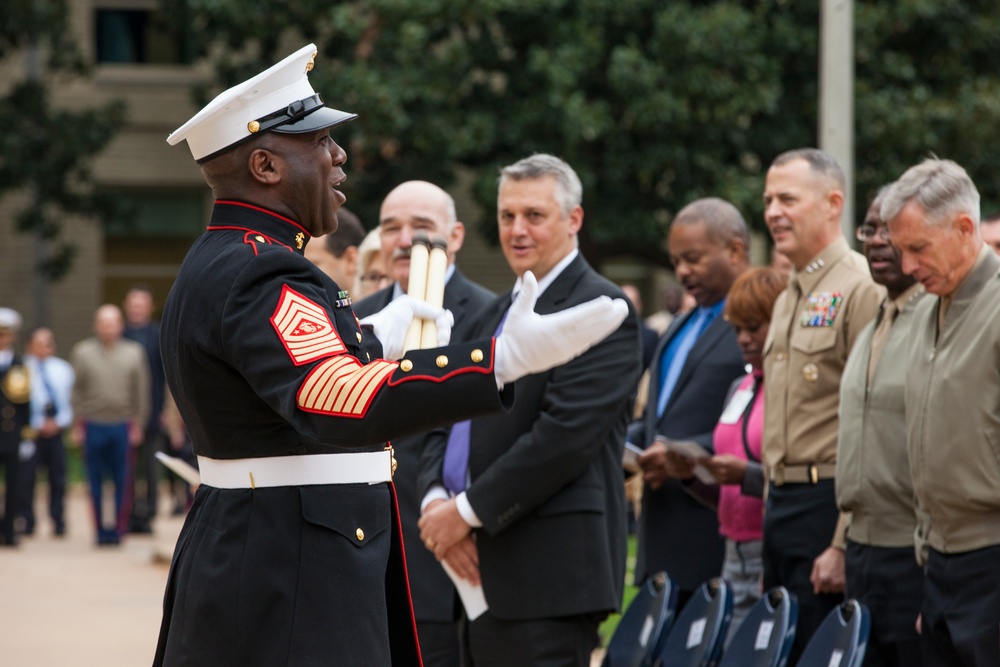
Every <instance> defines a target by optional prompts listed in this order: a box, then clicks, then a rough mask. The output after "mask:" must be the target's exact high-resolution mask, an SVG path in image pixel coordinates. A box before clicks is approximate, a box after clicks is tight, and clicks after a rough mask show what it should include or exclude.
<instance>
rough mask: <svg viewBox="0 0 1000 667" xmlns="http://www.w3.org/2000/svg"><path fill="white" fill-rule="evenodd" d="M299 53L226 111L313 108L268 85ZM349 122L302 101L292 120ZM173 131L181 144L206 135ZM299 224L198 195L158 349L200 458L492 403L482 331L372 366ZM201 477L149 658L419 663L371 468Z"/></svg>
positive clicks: (238, 454)
mask: <svg viewBox="0 0 1000 667" xmlns="http://www.w3.org/2000/svg"><path fill="white" fill-rule="evenodd" d="M313 53H314V50H313V49H312V48H311V47H309V48H307V49H303V50H301V51H299V52H298V53H296V54H294V55H293V56H291V57H290V58H288V59H286V61H283V62H282V63H279V65H277V66H275V68H272V69H273V70H274V71H271V70H269V72H270V73H268V72H266V73H265V74H266V75H267V76H265V77H264V78H263V79H260V77H258V79H259V80H257V81H256V82H255V83H254V84H253V86H252V87H251V88H246V87H244V88H243V89H242V92H241V93H239V94H237V95H233V96H230V97H229V98H227V99H228V100H229V101H228V104H229V105H234V106H237V107H238V106H240V104H241V102H240V101H239V100H238V98H239V97H241V96H245V95H254V94H257V95H259V96H260V97H262V98H267V97H271V98H273V99H271V100H270V101H265V103H266V104H268V105H269V106H272V107H273V106H279V107H281V108H282V109H284V107H285V106H286V105H288V104H290V102H289V101H288V100H287V99H281V100H280V101H275V99H277V98H281V97H282V96H284V97H286V98H287V96H288V95H289V94H291V95H292V96H293V97H295V100H292V101H291V104H293V105H294V104H298V107H302V106H303V105H305V106H306V107H307V106H308V104H315V102H308V101H307V102H306V103H298V100H300V99H302V98H309V99H313V100H315V99H317V98H312V97H311V96H310V95H303V94H301V91H296V90H294V89H293V90H292V91H287V90H285V88H287V85H286V84H285V82H284V81H283V80H282V78H283V77H285V76H291V75H292V74H293V73H294V76H295V77H296V81H297V85H298V86H299V87H300V88H301V85H302V82H304V81H305V71H306V70H305V67H306V66H307V62H308V61H310V60H311V55H312V54H313ZM305 85H308V83H306V84H305ZM269 86H270V87H271V88H272V89H271V90H268V87H269ZM275 87H277V88H279V90H277V91H275V90H273V88H275ZM306 92H308V91H306ZM223 95H225V93H224V94H223ZM220 97H221V96H220ZM225 102H226V101H225V100H223V102H222V103H220V105H221V106H222V107H225V106H226V103H225ZM212 104H215V103H214V102H213V103H212ZM212 104H210V105H209V107H208V108H209V110H211V107H212ZM321 110H322V111H323V116H322V117H318V116H316V114H319V113H320V111H321ZM293 112H294V110H293ZM327 112H329V113H327ZM240 113H244V114H245V113H250V114H251V115H253V116H255V118H254V120H255V121H256V116H265V115H268V114H266V113H260V108H259V105H258V106H257V107H255V106H254V105H252V104H251V105H250V108H249V109H248V110H247V111H242V112H234V111H229V112H224V113H222V117H223V118H224V119H230V120H232V122H238V121H237V120H236V119H235V118H234V116H238V115H239V114H240ZM289 115H294V113H293V114H289ZM351 118H353V116H352V115H349V114H344V113H342V112H336V111H334V110H332V109H326V108H325V107H316V111H314V112H313V113H310V114H308V115H306V116H304V117H302V119H301V120H299V127H297V128H296V129H297V130H298V129H302V126H301V123H302V122H303V121H304V122H306V123H310V122H311V123H312V124H313V127H312V130H316V129H320V128H323V127H330V126H332V125H335V124H337V123H339V122H344V121H346V120H349V119H351ZM196 119H197V116H196ZM287 120H289V119H286V122H287ZM202 122H203V123H208V124H209V125H216V124H218V123H220V122H225V121H224V120H221V121H220V120H213V118H211V117H209V118H208V119H207V120H205V119H203V121H202ZM257 122H259V123H260V125H264V124H265V123H266V122H267V121H266V120H261V121H257ZM247 124H248V123H247V122H246V121H243V122H242V123H241V125H242V126H243V127H246V125H247ZM292 124H295V121H294V119H293V120H292ZM182 129H183V128H182ZM259 131H260V130H259V129H258V132H259ZM175 134H176V133H175ZM307 136H311V135H309V134H308V133H305V134H304V135H302V137H301V139H303V140H306V138H305V137H307ZM187 138H188V139H189V144H190V146H191V148H192V152H195V151H199V150H201V149H202V148H203V147H204V150H210V151H211V149H212V148H215V147H217V146H218V141H220V140H219V139H214V138H213V137H211V136H209V137H208V138H207V139H206V141H205V142H201V143H200V142H199V140H200V139H201V138H200V137H195V138H194V141H191V137H190V135H189V136H188V137H187ZM290 139H291V140H292V141H296V140H298V139H299V137H291V138H290ZM221 141H228V138H223V139H221ZM237 141H239V139H237ZM331 143H332V142H331ZM228 146H229V144H225V145H223V146H222V149H223V150H225V149H226V148H227V147H228ZM338 150H339V148H338ZM211 152H215V151H211ZM209 155H211V153H209ZM341 155H342V152H341ZM195 157H196V158H199V157H204V156H201V155H199V154H198V153H195ZM341 161H342V160H341ZM311 224H312V221H306V220H303V221H297V220H293V219H291V218H290V217H287V216H285V215H282V214H279V213H275V212H273V211H270V210H267V209H265V208H264V207H261V206H258V205H256V204H253V203H250V202H248V201H216V204H215V208H214V211H213V214H212V219H211V223H210V224H209V226H208V230H207V232H206V233H205V234H204V235H203V236H202V237H201V238H200V239H199V240H198V241H197V242H196V243H195V245H194V246H193V247H192V249H191V251H190V252H189V254H188V257H187V258H186V259H185V261H184V264H183V265H182V268H181V270H180V273H179V275H178V278H177V282H176V283H175V285H174V287H173V289H172V290H171V293H170V296H169V297H168V299H167V302H166V304H165V307H164V314H163V319H162V329H161V332H162V340H161V343H162V349H163V360H164V368H165V371H166V376H167V380H168V383H169V385H170V388H171V391H172V392H173V395H174V396H175V397H176V401H177V405H178V408H179V409H180V412H181V414H182V415H183V417H184V421H185V423H186V425H187V427H188V429H189V431H190V433H191V437H192V439H193V442H194V447H195V451H196V453H197V454H198V455H199V456H200V457H203V459H209V460H215V461H218V460H232V459H243V460H245V459H255V458H269V457H283V456H290V455H300V456H301V455H316V454H331V453H334V452H343V453H348V452H351V453H357V452H379V451H380V450H383V448H384V444H383V443H384V442H385V441H386V440H387V439H388V438H389V437H390V436H395V435H402V434H404V433H407V432H416V431H420V430H426V429H428V428H430V427H431V426H435V425H438V424H440V423H442V422H444V421H447V420H449V419H457V418H459V417H461V416H463V415H465V414H470V413H480V412H488V411H494V410H497V409H499V408H500V406H501V398H500V395H499V394H498V391H497V384H496V381H495V379H494V377H493V374H492V362H493V347H492V341H490V340H483V341H478V342H473V343H469V344H466V345H464V346H460V347H453V348H447V355H445V354H442V353H441V351H440V350H437V351H435V350H430V351H423V352H414V353H412V354H410V355H408V357H407V358H405V359H403V360H402V361H399V362H396V361H386V360H382V359H379V357H380V356H381V352H382V350H381V346H380V344H379V342H378V341H377V340H376V339H375V338H374V336H373V335H371V331H370V330H365V329H363V328H362V327H361V325H360V324H359V322H358V320H357V318H356V317H355V316H354V313H353V311H352V309H351V302H350V297H349V295H347V294H346V293H345V292H343V291H341V290H340V288H339V286H337V285H336V284H334V283H333V282H332V281H331V280H330V279H329V278H327V277H326V276H324V275H323V274H322V273H321V272H320V271H319V270H318V269H316V268H315V267H314V266H313V265H312V264H311V263H310V262H309V261H307V260H306V259H305V258H304V256H303V254H302V249H303V247H304V246H305V242H306V241H307V240H308V238H309V237H310V235H311V234H312V233H313V232H315V231H318V230H315V229H313V228H312V227H311V226H310V225H311ZM446 356H447V358H446ZM428 399H430V400H431V401H432V402H431V403H429V401H428ZM429 405H433V406H434V407H433V409H428V407H429ZM376 456H377V454H376ZM306 460H309V459H306ZM345 460H346V459H345ZM385 460H386V461H388V458H386V459H385ZM202 472H203V482H204V483H203V485H202V487H201V488H200V490H199V492H198V494H197V496H196V498H195V502H194V505H193V507H192V509H191V512H190V515H189V517H188V520H187V521H186V523H185V525H184V528H183V530H182V532H181V535H180V537H179V539H178V543H177V546H176V550H175V554H174V562H173V564H172V566H171V572H170V577H169V581H168V584H167V591H166V595H165V600H164V617H163V624H162V627H161V631H160V640H159V645H158V647H157V652H156V658H155V664H163V665H226V664H241V665H286V664H287V665H329V664H339V665H354V664H357V665H388V664H399V665H408V664H419V657H418V656H419V651H418V649H417V645H416V637H415V631H414V626H413V621H412V616H411V612H410V604H409V597H408V594H407V586H406V575H405V570H404V565H403V563H402V560H401V556H400V554H401V551H400V536H399V527H398V525H397V524H396V522H395V520H394V512H393V495H392V488H391V485H390V484H387V483H384V482H385V480H387V479H388V477H389V475H390V473H389V472H386V473H385V475H384V478H383V481H382V483H368V482H367V481H361V480H359V481H357V482H355V483H345V484H311V485H304V486H298V485H280V486H273V487H263V486H261V487H258V488H254V487H255V486H256V485H255V484H254V482H253V481H252V480H250V479H248V480H247V482H248V483H247V484H246V486H245V488H219V487H217V486H212V485H211V484H210V481H209V480H208V479H207V478H205V477H204V474H205V466H204V465H203V466H202ZM253 472H254V471H253V469H251V470H249V471H248V473H249V474H252V473H253ZM264 474H266V468H264V470H263V471H258V480H257V481H258V482H262V479H260V477H262V476H263V475H264ZM371 481H375V480H371Z"/></svg>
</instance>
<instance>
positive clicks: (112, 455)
mask: <svg viewBox="0 0 1000 667" xmlns="http://www.w3.org/2000/svg"><path fill="white" fill-rule="evenodd" d="M84 462H85V463H86V466H87V479H88V480H89V481H90V496H91V499H92V500H93V505H94V523H95V525H96V526H97V537H98V539H99V540H101V539H108V538H112V537H115V538H120V537H121V536H122V535H124V534H125V530H126V528H127V526H128V515H129V509H130V508H129V507H128V506H126V505H125V497H126V494H125V480H126V473H127V472H128V424H126V423H124V422H122V423H120V424H94V423H92V422H87V439H86V445H85V448H84ZM105 473H107V474H108V475H109V476H110V477H111V481H113V482H114V484H115V523H114V525H113V527H111V528H105V526H104V521H103V517H104V515H103V512H102V509H101V506H102V502H101V501H102V495H103V494H102V488H103V483H104V474H105Z"/></svg>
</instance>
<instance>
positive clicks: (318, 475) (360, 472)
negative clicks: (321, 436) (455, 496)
mask: <svg viewBox="0 0 1000 667" xmlns="http://www.w3.org/2000/svg"><path fill="white" fill-rule="evenodd" d="M198 468H199V470H200V471H201V481H202V483H203V484H207V485H208V486H214V487H216V488H218V489H255V488H262V487H269V486H309V485H312V484H363V483H368V484H377V483H379V482H389V481H392V452H390V451H389V450H385V451H381V452H358V453H350V454H309V455H305V456H270V457H265V458H258V459H210V458H206V457H204V456H199V457H198Z"/></svg>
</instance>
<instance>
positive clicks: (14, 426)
mask: <svg viewBox="0 0 1000 667" xmlns="http://www.w3.org/2000/svg"><path fill="white" fill-rule="evenodd" d="M20 327H21V316H20V315H19V314H18V313H17V311H14V310H11V309H10V308H0V467H3V469H4V485H5V487H6V491H5V502H4V512H3V515H0V546H16V545H17V536H16V535H15V533H14V519H15V518H16V517H17V514H18V510H19V508H18V501H19V500H20V498H19V491H20V484H21V474H22V469H23V465H22V463H21V460H20V456H19V450H20V446H21V441H23V440H30V439H31V438H32V437H33V434H32V433H31V428H30V423H29V422H30V420H31V375H30V373H29V372H28V368H27V366H25V365H24V361H23V360H22V359H21V356H20V355H18V354H17V353H16V352H15V351H14V338H15V336H16V335H17V330H18V329H20Z"/></svg>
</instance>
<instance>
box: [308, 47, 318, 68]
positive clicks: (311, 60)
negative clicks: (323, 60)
mask: <svg viewBox="0 0 1000 667" xmlns="http://www.w3.org/2000/svg"><path fill="white" fill-rule="evenodd" d="M317 53H319V51H313V54H312V55H311V56H310V57H309V62H307V63H306V71H307V72H311V71H312V68H313V67H315V66H316V54H317Z"/></svg>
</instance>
